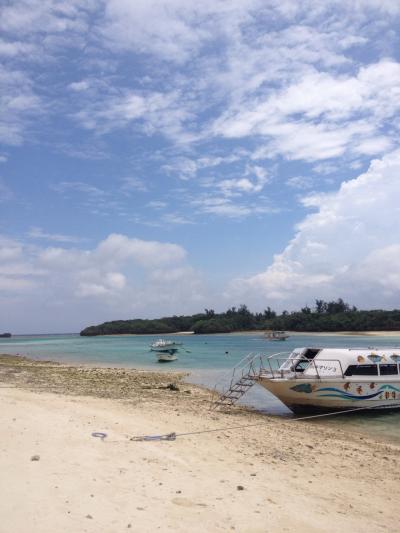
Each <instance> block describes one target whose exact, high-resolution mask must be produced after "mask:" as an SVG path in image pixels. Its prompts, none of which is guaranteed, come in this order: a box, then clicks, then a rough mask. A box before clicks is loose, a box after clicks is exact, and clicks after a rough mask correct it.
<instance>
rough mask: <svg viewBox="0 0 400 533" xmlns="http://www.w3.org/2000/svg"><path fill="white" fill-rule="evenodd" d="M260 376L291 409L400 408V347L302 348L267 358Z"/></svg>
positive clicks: (261, 383)
mask: <svg viewBox="0 0 400 533" xmlns="http://www.w3.org/2000/svg"><path fill="white" fill-rule="evenodd" d="M255 380H256V382H257V383H259V384H260V385H261V386H262V387H264V388H265V389H267V390H268V391H270V392H272V394H274V395H275V396H276V397H277V398H279V400H281V401H282V402H283V403H284V404H285V405H286V406H287V407H289V409H291V410H292V411H295V412H299V411H300V412H301V411H305V410H324V411H328V410H344V409H356V408H358V407H367V408H395V407H396V408H397V407H400V348H394V349H393V348H384V349H371V348H369V349H365V348H361V349H359V348H340V349H339V348H297V349H295V350H294V351H293V352H292V353H291V354H290V355H289V356H287V354H286V356H285V357H283V356H282V354H276V355H273V356H269V357H267V358H266V359H263V364H262V367H261V370H260V371H259V372H258V374H257V375H256V376H255Z"/></svg>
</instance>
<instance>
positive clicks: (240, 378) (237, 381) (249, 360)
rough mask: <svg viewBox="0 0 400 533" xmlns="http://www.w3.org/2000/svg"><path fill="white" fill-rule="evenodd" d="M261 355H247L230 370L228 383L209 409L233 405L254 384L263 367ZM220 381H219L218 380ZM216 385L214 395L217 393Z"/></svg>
mask: <svg viewBox="0 0 400 533" xmlns="http://www.w3.org/2000/svg"><path fill="white" fill-rule="evenodd" d="M263 357H265V356H264V355H262V354H255V355H254V354H252V353H250V354H248V355H246V357H244V358H243V359H242V360H241V361H240V362H239V363H238V364H237V365H236V366H234V367H233V369H232V371H231V372H232V375H231V377H230V382H229V385H228V386H227V387H225V388H224V389H223V391H222V393H221V394H220V395H219V397H218V398H217V400H214V401H213V402H212V404H211V409H218V407H221V406H224V405H226V406H231V405H234V404H235V403H236V402H237V401H238V400H239V399H240V398H241V397H242V396H243V395H244V394H246V392H247V391H248V390H249V389H251V387H252V386H253V385H254V384H255V382H256V378H257V377H259V375H260V372H261V370H262V369H263V368H264V367H263ZM220 381H221V380H220ZM217 385H218V383H217V384H216V386H215V388H214V393H217Z"/></svg>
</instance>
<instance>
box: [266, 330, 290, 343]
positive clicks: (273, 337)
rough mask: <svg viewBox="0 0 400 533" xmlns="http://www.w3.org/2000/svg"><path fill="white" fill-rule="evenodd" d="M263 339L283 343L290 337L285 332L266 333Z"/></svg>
mask: <svg viewBox="0 0 400 533" xmlns="http://www.w3.org/2000/svg"><path fill="white" fill-rule="evenodd" d="M264 337H265V338H266V339H267V340H269V341H285V340H286V339H288V338H289V337H290V335H288V334H287V333H286V332H285V331H266V332H265V334H264Z"/></svg>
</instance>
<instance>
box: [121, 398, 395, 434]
mask: <svg viewBox="0 0 400 533" xmlns="http://www.w3.org/2000/svg"><path fill="white" fill-rule="evenodd" d="M390 407H391V408H392V407H393V408H397V407H400V404H394V405H391V406H390ZM368 409H386V407H376V406H374V405H371V406H368V407H357V408H355V409H345V410H344V411H332V412H329V413H320V414H316V415H308V416H302V417H300V418H291V419H288V420H286V422H302V421H303V420H312V419H315V418H323V417H327V416H335V415H342V414H348V413H354V412H356V411H366V410H368ZM267 424H268V422H258V423H257V424H246V425H243V426H232V427H225V428H216V429H203V430H200V431H190V432H187V433H175V432H173V433H167V434H165V435H138V436H134V437H131V438H130V439H129V440H131V441H135V442H140V441H162V440H176V438H177V437H186V436H188V435H200V434H202V433H219V432H222V431H232V430H235V429H246V428H251V427H256V426H265V425H267Z"/></svg>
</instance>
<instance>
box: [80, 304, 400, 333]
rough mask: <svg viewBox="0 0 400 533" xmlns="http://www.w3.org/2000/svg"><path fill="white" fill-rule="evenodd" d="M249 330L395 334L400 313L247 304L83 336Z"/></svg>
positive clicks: (124, 323)
mask: <svg viewBox="0 0 400 533" xmlns="http://www.w3.org/2000/svg"><path fill="white" fill-rule="evenodd" d="M252 330H289V331H298V332H320V331H329V332H335V331H338V332H339V331H397V330H400V310H398V309H394V310H392V311H388V310H382V309H374V310H359V309H357V308H356V307H354V306H350V305H349V304H347V303H345V302H344V301H343V300H342V299H341V298H339V299H338V300H336V301H331V302H325V301H324V300H316V301H315V306H314V307H313V308H311V307H308V306H306V307H303V308H302V309H301V310H300V311H291V312H288V311H283V312H282V313H281V314H277V313H276V312H275V311H273V310H272V309H271V308H270V307H268V308H267V309H265V310H264V311H263V312H260V313H252V312H251V311H250V310H249V309H248V308H247V306H246V305H240V306H239V307H238V308H236V307H231V308H230V309H228V310H227V311H225V312H224V313H216V312H215V311H214V310H213V309H205V310H204V313H198V314H195V315H191V316H171V317H163V318H159V319H154V320H153V319H138V318H137V319H132V320H113V321H110V322H104V323H103V324H99V325H97V326H89V327H87V328H85V329H83V330H82V331H81V332H80V334H81V335H82V336H95V335H122V334H157V333H158V334H165V333H179V332H183V331H193V332H194V333H195V334H202V333H203V334H205V333H232V332H235V331H252Z"/></svg>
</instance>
